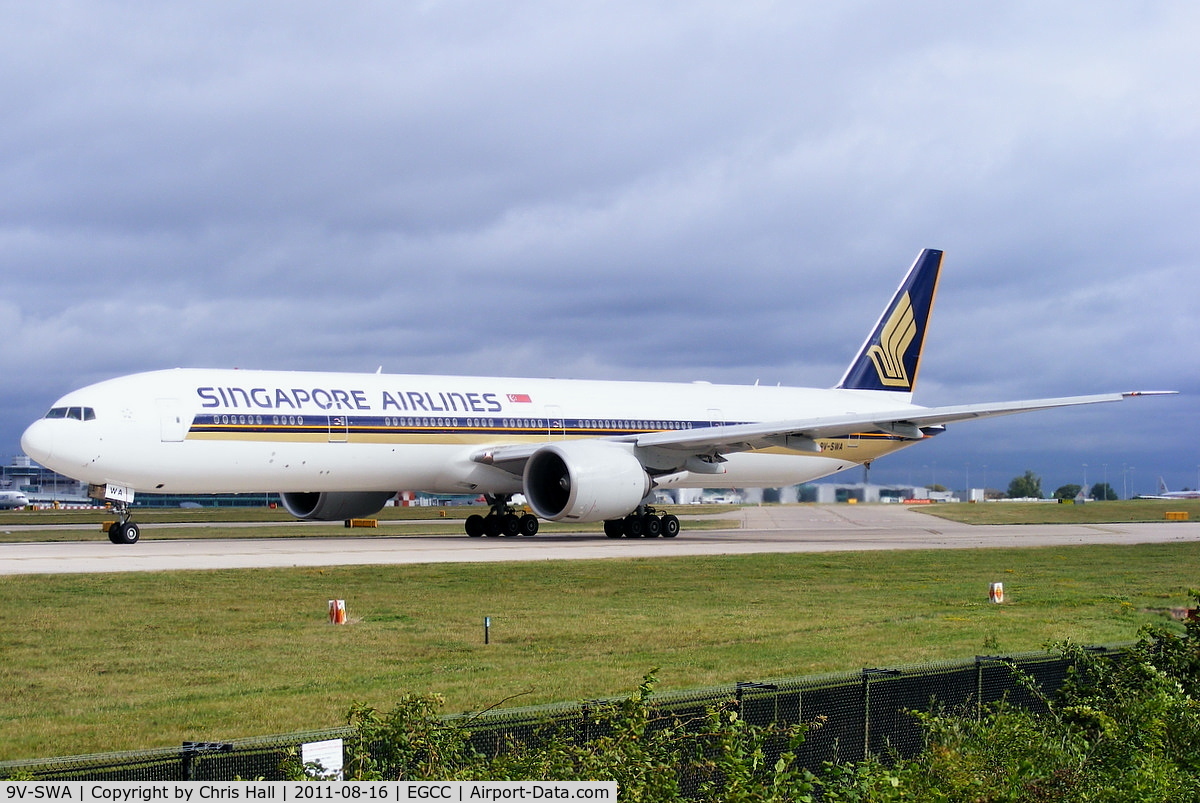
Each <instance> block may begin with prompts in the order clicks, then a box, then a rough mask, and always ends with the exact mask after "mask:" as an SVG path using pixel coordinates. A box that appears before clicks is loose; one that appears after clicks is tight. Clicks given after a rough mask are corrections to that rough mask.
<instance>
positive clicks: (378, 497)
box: [279, 491, 396, 521]
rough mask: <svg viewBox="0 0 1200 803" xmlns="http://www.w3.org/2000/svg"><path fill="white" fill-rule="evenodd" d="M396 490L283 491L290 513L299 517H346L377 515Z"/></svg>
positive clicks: (285, 506)
mask: <svg viewBox="0 0 1200 803" xmlns="http://www.w3.org/2000/svg"><path fill="white" fill-rule="evenodd" d="M395 495H396V494H395V492H393V491H355V492H352V493H285V494H280V495H279V498H280V499H281V500H283V506H284V508H285V509H286V510H287V512H288V513H291V514H292V515H293V516H295V517H296V518H298V519H310V520H315V521H345V520H346V519H360V518H365V517H367V516H373V515H375V514H376V513H378V512H379V511H381V510H383V506H384V505H386V504H387V501H388V500H389V499H391V498H392V497H393V496H395Z"/></svg>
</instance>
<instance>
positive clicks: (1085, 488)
mask: <svg viewBox="0 0 1200 803" xmlns="http://www.w3.org/2000/svg"><path fill="white" fill-rule="evenodd" d="M1083 498H1084V499H1087V498H1088V491H1087V463H1084V464H1083Z"/></svg>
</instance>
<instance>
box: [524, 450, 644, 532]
mask: <svg viewBox="0 0 1200 803" xmlns="http://www.w3.org/2000/svg"><path fill="white" fill-rule="evenodd" d="M524 482H525V499H526V501H528V502H529V506H530V507H531V508H533V512H534V513H536V514H537V515H538V516H539V517H540V518H543V519H549V520H550V521H561V520H562V519H570V520H571V521H603V520H605V519H615V518H619V517H621V516H624V515H625V514H627V513H629V512H630V511H632V510H634V509H635V508H636V507H637V506H638V505H639V504H641V501H642V500H643V499H644V498H645V497H646V494H648V493H649V492H650V476H649V475H648V474H647V473H646V470H645V469H644V468H643V467H642V464H641V462H640V461H639V460H638V459H637V458H636V457H635V456H634V455H633V452H632V447H629V448H626V447H625V445H624V444H618V443H604V442H601V441H568V442H564V443H555V444H551V445H549V446H544V447H542V448H541V449H538V450H537V451H536V452H534V453H533V455H532V456H531V457H530V458H529V461H528V462H527V463H526V464H525V476H524Z"/></svg>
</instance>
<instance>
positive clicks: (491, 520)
mask: <svg viewBox="0 0 1200 803" xmlns="http://www.w3.org/2000/svg"><path fill="white" fill-rule="evenodd" d="M484 498H485V499H487V501H488V504H490V505H491V506H492V510H491V512H490V513H488V514H487V515H486V516H480V515H479V514H478V513H472V514H471V515H470V516H467V524H466V530H467V535H469V536H471V537H472V538H480V537H481V536H485V535H487V536H492V537H495V536H498V535H537V531H538V520H537V516H534V515H532V514H529V513H525V514H519V513H517V511H516V510H514V509H513V508H512V507H511V506H509V504H508V502H509V500H510V499H512V494H496V495H495V496H485V497H484Z"/></svg>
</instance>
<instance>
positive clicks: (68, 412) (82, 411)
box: [46, 407, 96, 421]
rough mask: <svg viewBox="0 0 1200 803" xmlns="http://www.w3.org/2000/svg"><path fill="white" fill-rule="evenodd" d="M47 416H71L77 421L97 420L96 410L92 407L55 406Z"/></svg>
mask: <svg viewBox="0 0 1200 803" xmlns="http://www.w3.org/2000/svg"><path fill="white" fill-rule="evenodd" d="M46 418H70V419H73V420H75V421H95V420H96V410H95V409H94V408H92V407H53V408H51V410H50V412H48V413H46Z"/></svg>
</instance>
